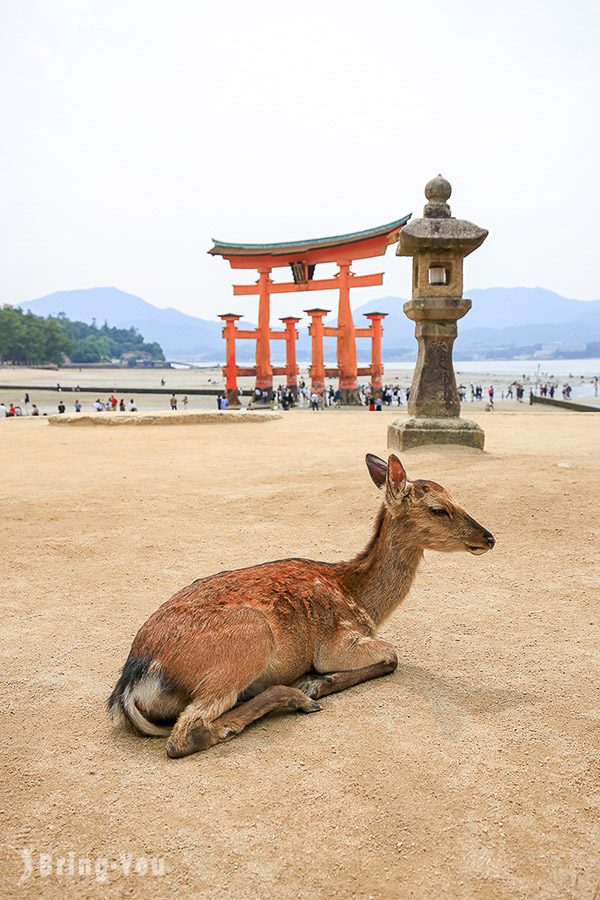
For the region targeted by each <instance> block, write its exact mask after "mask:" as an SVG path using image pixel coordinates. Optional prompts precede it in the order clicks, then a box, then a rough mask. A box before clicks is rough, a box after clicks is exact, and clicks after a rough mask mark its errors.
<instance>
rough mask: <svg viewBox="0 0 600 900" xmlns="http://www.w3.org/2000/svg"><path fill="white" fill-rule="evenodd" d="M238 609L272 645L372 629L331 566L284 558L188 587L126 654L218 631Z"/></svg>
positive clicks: (159, 613) (145, 628) (157, 615)
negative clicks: (260, 624) (264, 627)
mask: <svg viewBox="0 0 600 900" xmlns="http://www.w3.org/2000/svg"><path fill="white" fill-rule="evenodd" d="M244 609H246V610H249V611H250V610H254V611H258V612H260V613H262V614H263V615H264V617H266V619H267V620H268V622H269V625H270V627H271V630H272V632H273V634H274V637H275V640H276V641H277V642H279V640H280V639H281V640H287V639H288V638H289V637H290V636H291V635H293V636H294V638H295V640H301V642H302V643H303V644H305V645H311V644H314V643H315V642H318V640H319V637H320V635H321V634H327V633H331V631H332V629H335V628H336V626H337V625H338V624H339V623H340V622H342V623H344V625H345V626H346V627H347V626H348V625H350V626H351V627H355V628H357V630H360V631H361V633H365V634H370V633H371V632H372V630H373V622H372V620H371V619H370V617H369V616H368V615H367V613H366V612H365V611H364V610H363V609H362V608H361V607H360V606H359V605H358V604H357V603H356V602H355V601H354V600H353V598H352V596H351V595H350V594H349V592H348V591H347V589H346V588H345V587H344V585H343V584H342V583H341V581H340V580H339V578H338V577H337V573H336V566H335V565H334V564H331V563H322V562H316V561H314V560H307V559H285V560H277V561H276V562H269V563H263V564H262V565H258V566H252V567H250V568H247V569H235V570H232V571H226V572H218V573H217V574H215V575H209V576H208V577H206V578H200V579H198V580H197V581H194V582H192V584H190V585H188V586H187V587H185V588H183V589H182V590H180V591H178V592H177V593H176V594H174V595H173V596H172V597H171V598H170V599H169V600H167V601H166V603H163V605H162V606H161V607H160V608H159V609H158V610H157V611H156V612H155V613H153V614H152V616H150V618H149V619H148V621H147V622H146V623H145V624H144V625H143V626H142V628H141V629H140V630H139V632H138V634H137V636H136V638H135V640H134V643H133V647H132V651H133V652H134V653H136V655H138V656H140V655H143V656H148V655H152V653H153V652H154V651H156V649H157V648H158V647H160V646H163V647H164V646H165V644H166V643H171V642H173V641H180V640H184V639H185V638H186V637H187V636H188V635H189V633H190V632H192V631H194V632H199V631H200V632H210V631H211V630H220V628H221V627H222V623H223V622H226V621H227V617H228V614H229V611H230V610H237V611H238V612H239V613H240V614H242V611H243V610H244ZM249 616H251V613H249ZM260 618H261V619H262V616H261V617H260Z"/></svg>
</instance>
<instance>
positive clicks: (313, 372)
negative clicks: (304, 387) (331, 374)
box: [304, 308, 330, 397]
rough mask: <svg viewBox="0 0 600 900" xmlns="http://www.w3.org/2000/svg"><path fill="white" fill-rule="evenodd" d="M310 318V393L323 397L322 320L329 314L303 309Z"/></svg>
mask: <svg viewBox="0 0 600 900" xmlns="http://www.w3.org/2000/svg"><path fill="white" fill-rule="evenodd" d="M304 312H305V313H306V315H307V316H310V326H309V329H308V333H309V334H310V336H311V338H312V360H311V365H310V387H311V391H314V393H315V394H318V395H319V397H322V396H323V393H324V391H325V361H324V359H323V318H324V317H325V316H326V315H327V314H328V313H329V312H330V310H328V309H319V308H316V309H305V310H304Z"/></svg>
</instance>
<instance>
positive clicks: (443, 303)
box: [389, 175, 488, 450]
mask: <svg viewBox="0 0 600 900" xmlns="http://www.w3.org/2000/svg"><path fill="white" fill-rule="evenodd" d="M451 193H452V187H451V185H450V183H449V182H448V181H447V180H446V179H445V178H443V177H442V176H441V175H438V176H437V177H436V178H432V179H431V181H429V182H428V183H427V185H426V186H425V196H426V197H427V200H428V202H427V203H426V204H425V208H424V210H423V218H422V219H413V220H412V221H411V222H409V223H408V224H407V225H405V227H404V228H403V230H402V232H401V233H400V239H399V241H398V249H397V251H396V253H397V255H398V256H412V257H413V290H412V299H411V300H409V301H408V302H407V303H405V304H404V312H405V313H406V315H407V316H408V318H409V319H412V320H413V321H414V322H415V323H416V325H415V336H416V338H417V341H418V344H419V352H418V355H417V362H416V365H415V373H414V376H413V382H412V386H411V389H410V399H409V402H408V412H409V414H410V415H411V416H413V418H412V419H410V420H409V421H408V422H405V423H400V422H398V423H395V424H394V425H392V426H390V429H389V446H390V448H397V449H400V450H401V449H406V448H407V447H417V446H420V445H421V444H464V445H466V446H470V447H477V448H479V449H483V441H484V436H483V431H482V430H481V429H480V428H479V427H478V426H477V425H474V424H473V423H472V422H465V421H464V420H462V419H460V418H459V416H460V402H459V399H458V392H457V389H456V377H455V374H454V364H453V361H452V348H453V346H454V341H455V339H456V335H457V324H456V323H457V321H458V319H461V318H462V317H463V316H464V315H466V313H467V312H468V311H469V310H470V308H471V301H470V300H467V299H466V298H464V297H463V296H462V292H463V259H464V257H465V256H467V255H468V254H469V253H472V251H473V250H475V249H476V248H477V247H479V245H480V244H482V243H483V241H484V240H485V238H486V237H487V234H488V232H487V231H486V229H485V228H480V227H479V226H478V225H474V224H473V223H472V222H467V221H466V220H464V219H455V218H453V216H452V214H451V210H450V207H449V206H448V204H447V202H446V201H447V200H448V198H449V197H450V195H451ZM444 423H445V424H444Z"/></svg>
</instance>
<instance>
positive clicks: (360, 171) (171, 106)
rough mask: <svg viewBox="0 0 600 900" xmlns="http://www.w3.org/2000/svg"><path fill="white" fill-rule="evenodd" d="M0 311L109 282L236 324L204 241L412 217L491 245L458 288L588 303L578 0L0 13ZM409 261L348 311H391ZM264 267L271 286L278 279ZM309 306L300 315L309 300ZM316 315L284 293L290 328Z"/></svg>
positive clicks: (173, 4) (588, 108)
mask: <svg viewBox="0 0 600 900" xmlns="http://www.w3.org/2000/svg"><path fill="white" fill-rule="evenodd" d="M0 14H1V33H0V76H1V81H0V84H1V87H0V101H1V106H0V122H1V132H0V172H1V173H2V174H1V177H2V181H3V188H2V199H1V203H0V302H20V301H23V300H27V299H31V298H33V297H36V296H41V295H43V294H46V293H50V292H51V291H55V290H68V289H74V288H80V287H93V286H99V285H114V286H116V287H120V288H121V289H123V290H127V291H130V292H132V293H135V294H139V295H140V296H142V297H144V298H145V299H147V300H149V301H150V302H152V303H155V304H156V305H158V306H174V307H177V308H178V309H181V310H183V311H185V312H189V313H191V314H194V315H199V316H202V317H212V316H213V315H215V314H216V313H218V312H222V311H228V310H229V309H230V308H233V309H234V311H235V310H237V311H240V312H245V313H246V314H247V315H248V316H249V317H250V318H254V317H255V316H254V303H255V301H254V299H253V298H235V299H234V298H233V297H232V295H231V288H230V285H231V283H232V281H233V280H238V281H244V280H249V276H248V275H244V273H241V276H240V274H239V273H237V274H236V273H234V272H232V270H230V268H229V266H228V264H227V263H225V262H224V261H223V260H221V259H220V258H214V259H213V258H212V257H209V256H207V255H206V251H207V250H208V249H209V247H210V246H211V237H212V236H215V237H218V238H221V239H222V240H231V241H265V242H267V241H278V240H293V239H294V238H302V237H319V236H324V235H328V234H339V233H343V232H346V231H355V230H361V229H363V228H369V227H372V226H375V225H379V224H381V223H384V222H388V221H391V220H393V219H395V218H399V217H400V216H402V215H404V214H405V213H408V212H412V213H413V215H421V210H422V206H423V202H424V200H423V186H424V184H425V182H426V181H427V180H428V179H429V178H430V177H432V176H433V175H435V174H437V172H442V173H443V174H444V175H445V176H446V177H447V178H448V179H449V180H450V181H451V182H452V185H453V189H454V193H453V196H452V198H451V201H450V202H451V205H452V210H453V213H454V215H456V216H458V217H460V218H466V219H471V220H472V221H474V222H476V223H477V224H479V225H482V226H484V227H486V228H488V229H489V230H490V236H489V238H488V239H487V241H486V243H485V244H484V245H483V247H482V248H481V249H480V250H478V251H476V252H475V253H474V254H473V256H471V257H469V258H468V259H467V261H466V272H465V281H466V284H467V285H468V286H472V287H492V286H497V285H501V286H515V285H526V286H536V285H541V286H543V287H547V288H550V289H553V290H556V291H558V292H559V293H562V294H565V295H566V296H571V297H576V298H580V299H592V298H598V297H600V284H599V273H600V266H598V262H597V257H598V229H599V224H600V204H599V203H598V199H599V191H598V185H599V180H600V175H599V172H598V159H599V152H598V151H599V141H598V121H599V118H600V117H599V110H600V97H599V93H600V92H599V90H598V87H599V77H598V74H599V65H598V55H599V54H598V35H599V33H600V31H599V26H600V4H598V3H597V2H592V0H589V2H588V0H570V2H569V3H567V2H565V0H560V2H556V0H545V2H531V0H521V2H519V0H503V2H502V3H486V2H481V0H453V2H448V0H420V2H415V0H412V2H410V3H409V2H405V0H395V2H393V0H369V2H365V0H360V2H354V0H319V2H316V0H303V2H301V3H289V2H285V0H274V2H271V0H252V2H250V0H39V2H35V0H12V2H11V0H0ZM409 265H410V264H409V261H406V260H402V259H399V258H396V257H395V256H394V255H393V250H392V249H391V248H390V250H388V254H387V255H386V257H385V258H383V259H379V260H371V261H369V262H368V263H366V264H365V263H363V264H362V265H357V266H355V270H356V271H379V270H380V268H381V267H383V269H384V271H385V272H386V278H385V281H384V287H383V288H378V289H370V290H369V289H364V290H359V291H356V292H354V294H353V302H354V305H357V304H359V303H362V302H365V301H366V300H369V299H370V298H371V297H377V296H384V295H386V294H398V295H401V296H408V295H409V292H410V277H409ZM282 274H283V270H280V271H279V273H278V277H281V275H282ZM307 301H308V302H307ZM332 301H333V296H332V295H331V294H330V295H329V296H328V295H322V294H310V295H303V299H301V300H299V301H297V302H296V298H290V297H287V296H286V295H280V296H279V298H278V299H276V300H274V301H273V306H274V310H273V314H274V316H277V315H286V314H290V313H291V312H292V311H296V310H297V309H301V308H303V307H304V306H307V305H311V306H312V305H315V303H320V304H325V305H329V306H331V305H332Z"/></svg>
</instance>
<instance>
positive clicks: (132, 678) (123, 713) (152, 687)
mask: <svg viewBox="0 0 600 900" xmlns="http://www.w3.org/2000/svg"><path fill="white" fill-rule="evenodd" d="M165 687H166V685H165V683H164V679H163V677H162V676H161V674H160V672H158V671H157V665H156V663H152V661H151V660H149V659H133V658H132V657H131V656H129V657H128V658H127V661H126V663H125V665H124V666H123V671H122V672H121V675H120V677H119V680H118V681H117V683H116V685H115V687H114V690H113V692H112V694H111V695H110V697H109V698H108V700H107V703H106V705H107V707H108V711H109V714H110V716H111V718H112V720H113V722H114V724H115V725H117V724H119V723H121V722H123V721H126V722H128V723H129V725H131V727H132V728H133V729H134V730H135V731H137V732H138V733H139V734H143V735H148V736H150V737H166V736H167V735H169V734H170V733H171V729H172V727H173V724H174V720H172V721H170V722H169V724H166V722H165V720H164V719H163V717H162V716H159V721H154V717H152V718H149V714H148V713H142V711H141V710H140V706H141V707H142V708H143V709H144V710H152V709H153V708H157V709H160V706H161V702H160V700H161V695H164V692H165ZM167 692H168V688H167Z"/></svg>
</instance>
